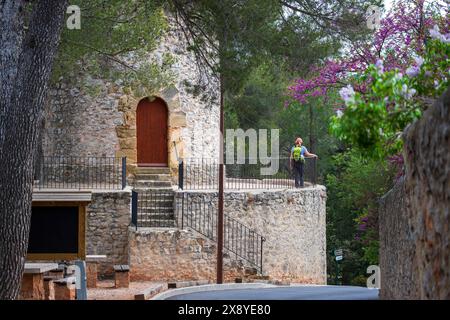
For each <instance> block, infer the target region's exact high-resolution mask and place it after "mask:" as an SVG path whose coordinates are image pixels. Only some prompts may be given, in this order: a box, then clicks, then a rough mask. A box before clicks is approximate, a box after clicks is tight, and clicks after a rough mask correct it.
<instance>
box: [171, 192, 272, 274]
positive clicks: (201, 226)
mask: <svg viewBox="0 0 450 320" xmlns="http://www.w3.org/2000/svg"><path fill="white" fill-rule="evenodd" d="M176 208H177V213H178V214H177V215H178V216H179V217H178V219H179V220H181V221H179V222H178V223H179V225H181V228H182V229H183V228H186V227H188V228H191V229H193V230H195V231H196V232H198V233H200V234H202V235H204V236H205V237H207V238H209V239H210V240H212V241H216V240H217V194H214V193H211V194H205V193H201V194H199V193H182V194H181V196H180V197H177V198H176ZM265 241H266V239H265V238H264V237H263V236H262V235H260V234H259V233H257V232H256V231H255V230H253V229H252V228H250V227H248V226H246V225H244V224H243V223H241V222H239V221H238V220H236V219H234V218H231V217H230V216H229V215H228V214H226V213H225V214H224V248H225V249H226V250H228V251H229V252H230V253H232V254H234V255H236V258H241V259H243V260H245V261H247V262H248V263H250V264H251V265H252V266H253V267H255V268H256V269H257V270H258V271H259V272H260V273H262V269H263V246H264V242H265Z"/></svg>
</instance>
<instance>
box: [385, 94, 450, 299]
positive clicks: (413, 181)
mask: <svg viewBox="0 0 450 320" xmlns="http://www.w3.org/2000/svg"><path fill="white" fill-rule="evenodd" d="M404 141H405V146H404V159H405V178H404V189H403V190H401V188H403V187H396V188H400V189H399V190H398V191H395V189H394V191H393V194H398V196H397V197H394V196H389V195H388V196H387V198H386V201H385V204H384V205H383V207H382V209H381V210H383V211H384V212H380V218H381V219H380V237H381V238H382V239H384V240H383V241H382V242H381V247H380V257H381V262H382V263H383V265H382V266H381V286H382V290H381V298H383V299H388V298H389V299H403V298H420V299H450V269H449V265H450V241H449V236H450V232H449V228H450V179H449V177H450V152H449V147H450V89H449V90H447V92H446V93H445V94H444V95H443V96H442V97H441V98H440V99H439V100H438V101H437V102H436V103H435V104H434V105H433V106H432V107H430V108H428V110H427V111H426V112H425V113H424V115H423V117H422V118H421V119H420V120H419V121H417V122H415V123H413V124H412V125H411V126H410V127H409V128H408V129H407V130H406V131H405V134H404ZM402 198H404V201H403V206H402V201H398V199H402ZM388 199H390V200H388ZM391 215H397V217H391ZM396 219H397V221H398V222H399V228H398V230H397V231H398V232H394V231H393V230H392V228H393V226H391V224H392V223H393V222H394V223H395V221H396ZM394 227H395V224H394ZM383 233H385V234H383ZM398 243H400V244H398ZM402 243H404V245H403V244H402ZM404 250H406V252H404ZM388 263H389V264H390V263H398V264H397V265H392V266H386V264H388ZM393 268H397V269H398V270H400V271H397V272H392V269H393ZM412 279H413V281H414V280H415V281H416V284H417V286H416V285H415V282H414V283H413V284H410V283H408V282H409V281H411V280H412Z"/></svg>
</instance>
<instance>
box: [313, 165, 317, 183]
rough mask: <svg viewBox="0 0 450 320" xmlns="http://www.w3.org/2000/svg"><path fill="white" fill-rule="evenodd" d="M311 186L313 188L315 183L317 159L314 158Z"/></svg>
mask: <svg viewBox="0 0 450 320" xmlns="http://www.w3.org/2000/svg"><path fill="white" fill-rule="evenodd" d="M313 174H314V176H313V185H314V186H315V185H316V183H317V158H314V169H313Z"/></svg>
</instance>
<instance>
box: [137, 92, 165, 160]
mask: <svg viewBox="0 0 450 320" xmlns="http://www.w3.org/2000/svg"><path fill="white" fill-rule="evenodd" d="M136 127H137V132H136V135H137V162H138V166H142V167H144V166H147V167H167V106H166V104H165V103H164V101H163V100H162V99H160V98H156V99H155V100H153V101H152V102H150V101H149V100H148V99H147V98H145V99H142V100H141V101H140V102H139V104H138V107H137V111H136Z"/></svg>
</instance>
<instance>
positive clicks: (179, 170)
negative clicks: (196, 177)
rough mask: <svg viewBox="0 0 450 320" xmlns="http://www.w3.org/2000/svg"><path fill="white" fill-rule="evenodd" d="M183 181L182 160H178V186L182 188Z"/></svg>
mask: <svg viewBox="0 0 450 320" xmlns="http://www.w3.org/2000/svg"><path fill="white" fill-rule="evenodd" d="M183 183H184V161H183V160H181V161H180V162H178V188H180V189H181V190H183Z"/></svg>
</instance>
